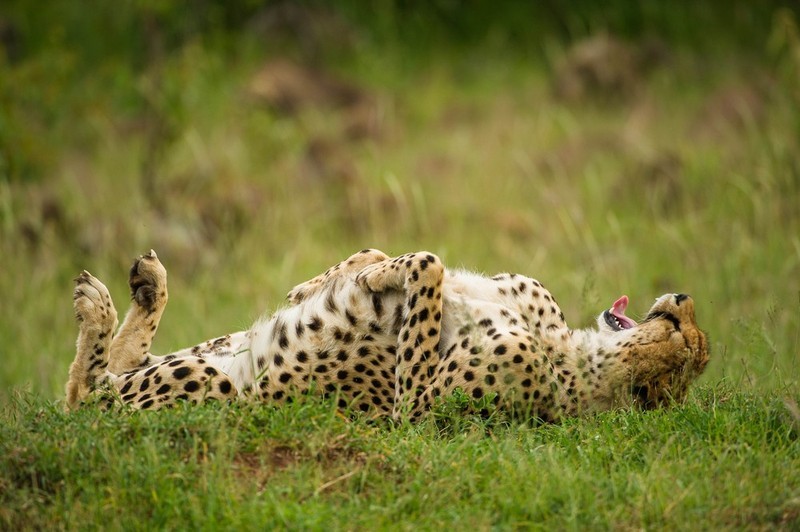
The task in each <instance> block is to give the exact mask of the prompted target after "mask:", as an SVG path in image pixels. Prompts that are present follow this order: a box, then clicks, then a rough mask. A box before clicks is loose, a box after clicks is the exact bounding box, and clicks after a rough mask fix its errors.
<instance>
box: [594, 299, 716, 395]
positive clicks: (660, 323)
mask: <svg viewBox="0 0 800 532" xmlns="http://www.w3.org/2000/svg"><path fill="white" fill-rule="evenodd" d="M627 305H628V298H627V296H622V297H621V298H620V299H618V300H617V301H616V302H615V303H614V305H613V306H612V307H611V308H610V309H609V310H607V311H605V312H603V313H602V314H600V316H599V317H598V325H599V328H600V331H601V332H602V333H603V334H606V335H608V336H609V337H610V338H613V339H614V343H615V345H617V346H619V349H620V351H619V353H618V354H617V356H618V358H619V361H620V362H621V363H622V364H623V367H625V368H626V371H625V378H626V381H627V383H629V385H630V386H629V392H628V393H627V395H629V396H630V402H632V403H633V404H635V405H638V406H640V407H642V408H645V409H652V408H657V407H659V406H662V405H665V404H668V403H669V402H670V401H678V402H680V401H682V400H683V399H684V398H685V396H686V392H687V390H688V387H689V384H691V382H692V381H694V380H695V379H696V378H697V377H698V376H699V375H700V374H701V373H702V372H703V370H704V369H705V367H706V364H707V363H708V353H709V350H708V342H707V340H706V336H705V334H704V333H703V331H701V330H700V329H699V328H698V326H697V322H696V320H695V311H694V300H693V299H692V298H691V297H689V296H687V295H686V294H665V295H663V296H661V297H659V298H658V299H657V300H656V302H655V304H653V306H652V307H651V308H650V310H649V311H648V312H647V315H646V316H645V318H644V319H643V320H642V321H641V322H640V323H637V322H635V321H634V320H632V319H630V318H628V317H627V316H625V309H626V307H627ZM626 388H628V386H626ZM626 402H627V401H626Z"/></svg>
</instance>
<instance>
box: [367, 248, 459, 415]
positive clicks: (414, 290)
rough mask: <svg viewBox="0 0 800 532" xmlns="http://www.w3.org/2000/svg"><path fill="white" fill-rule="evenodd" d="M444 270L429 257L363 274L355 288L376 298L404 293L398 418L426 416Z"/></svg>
mask: <svg viewBox="0 0 800 532" xmlns="http://www.w3.org/2000/svg"><path fill="white" fill-rule="evenodd" d="M443 279H444V266H442V262H441V260H439V257H437V256H436V255H434V254H432V253H428V252H426V251H421V252H418V253H410V254H407V255H402V256H400V257H397V258H394V259H391V260H385V261H382V262H379V263H377V264H373V265H371V266H367V267H366V268H364V269H363V270H362V271H361V272H360V273H359V274H358V277H357V278H356V282H358V283H359V284H361V285H362V286H363V287H364V288H365V289H368V290H370V291H372V292H383V291H385V290H392V289H394V290H403V291H404V292H405V295H406V303H405V307H404V309H403V320H402V325H401V327H400V333H399V335H398V345H397V364H396V367H395V403H394V416H395V417H398V416H401V415H403V414H404V413H407V412H410V413H411V415H412V416H413V417H419V416H420V415H421V414H422V409H421V408H420V406H421V405H420V404H419V403H420V401H419V398H420V395H421V394H422V392H423V390H424V389H425V387H426V385H427V383H428V381H429V380H430V379H431V377H432V376H433V371H434V369H435V368H436V366H437V365H438V363H439V337H440V332H441V319H442V281H443Z"/></svg>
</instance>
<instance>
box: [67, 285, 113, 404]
mask: <svg viewBox="0 0 800 532" xmlns="http://www.w3.org/2000/svg"><path fill="white" fill-rule="evenodd" d="M73 307H74V309H75V318H76V319H77V320H78V341H77V349H76V353H75V360H74V361H73V362H72V365H71V366H70V368H69V379H68V381H67V387H66V393H67V408H68V409H70V410H72V409H74V408H76V407H77V406H78V405H79V404H80V402H81V401H83V400H84V399H85V398H86V397H87V396H88V395H89V394H90V393H91V392H92V391H93V390H94V389H95V388H96V387H97V386H99V385H100V384H101V383H102V382H103V381H104V380H105V378H107V377H108V372H107V370H106V368H107V366H108V359H109V351H110V349H109V348H110V346H111V341H112V338H113V336H114V331H115V330H116V328H117V323H118V321H117V311H116V309H115V308H114V304H113V302H112V301H111V296H110V295H109V293H108V289H107V288H106V287H105V285H104V284H103V283H101V282H100V281H99V280H97V279H96V278H94V277H93V276H92V275H91V274H89V272H87V271H84V272H83V273H81V274H80V275H79V276H78V278H77V279H75V291H74V293H73Z"/></svg>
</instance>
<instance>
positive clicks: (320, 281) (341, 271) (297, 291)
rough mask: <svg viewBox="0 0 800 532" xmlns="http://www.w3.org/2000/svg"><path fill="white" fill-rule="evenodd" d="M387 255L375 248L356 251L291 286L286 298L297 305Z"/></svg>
mask: <svg viewBox="0 0 800 532" xmlns="http://www.w3.org/2000/svg"><path fill="white" fill-rule="evenodd" d="M388 259H389V255H387V254H386V253H384V252H383V251H379V250H377V249H362V250H361V251H359V252H358V253H356V254H354V255H351V256H350V257H348V258H347V259H346V260H343V261H342V262H340V263H338V264H336V265H335V266H331V267H330V268H328V269H327V270H326V271H325V272H324V273H322V274H320V275H317V276H316V277H314V278H313V279H311V280H310V281H306V282H304V283H302V284H299V285H297V286H295V287H294V288H292V290H291V291H290V292H289V293H288V294H287V295H286V298H287V299H288V300H289V302H290V303H291V304H292V305H297V304H299V303H301V302H302V301H305V300H306V299H308V298H309V297H311V296H313V295H314V294H316V293H318V292H320V291H321V290H323V289H324V288H325V287H326V286H327V285H328V284H330V283H331V282H333V281H335V280H338V279H344V278H346V277H347V276H349V275H353V274H356V273H358V272H360V271H361V270H362V269H363V268H364V267H366V266H369V265H370V264H375V263H378V262H381V261H384V260H388Z"/></svg>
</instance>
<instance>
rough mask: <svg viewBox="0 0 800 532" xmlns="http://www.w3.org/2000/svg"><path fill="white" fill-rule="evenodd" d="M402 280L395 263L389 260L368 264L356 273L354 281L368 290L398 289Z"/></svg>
mask: <svg viewBox="0 0 800 532" xmlns="http://www.w3.org/2000/svg"><path fill="white" fill-rule="evenodd" d="M403 281H404V278H403V275H402V273H401V272H400V271H399V269H398V268H397V265H396V264H394V263H392V262H389V261H383V262H378V263H376V264H370V265H369V266H366V267H365V268H363V269H362V270H361V271H360V272H358V275H356V283H357V284H358V285H359V286H361V288H363V289H365V290H368V291H370V292H384V291H386V290H392V289H394V290H400V289H402V288H403Z"/></svg>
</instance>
